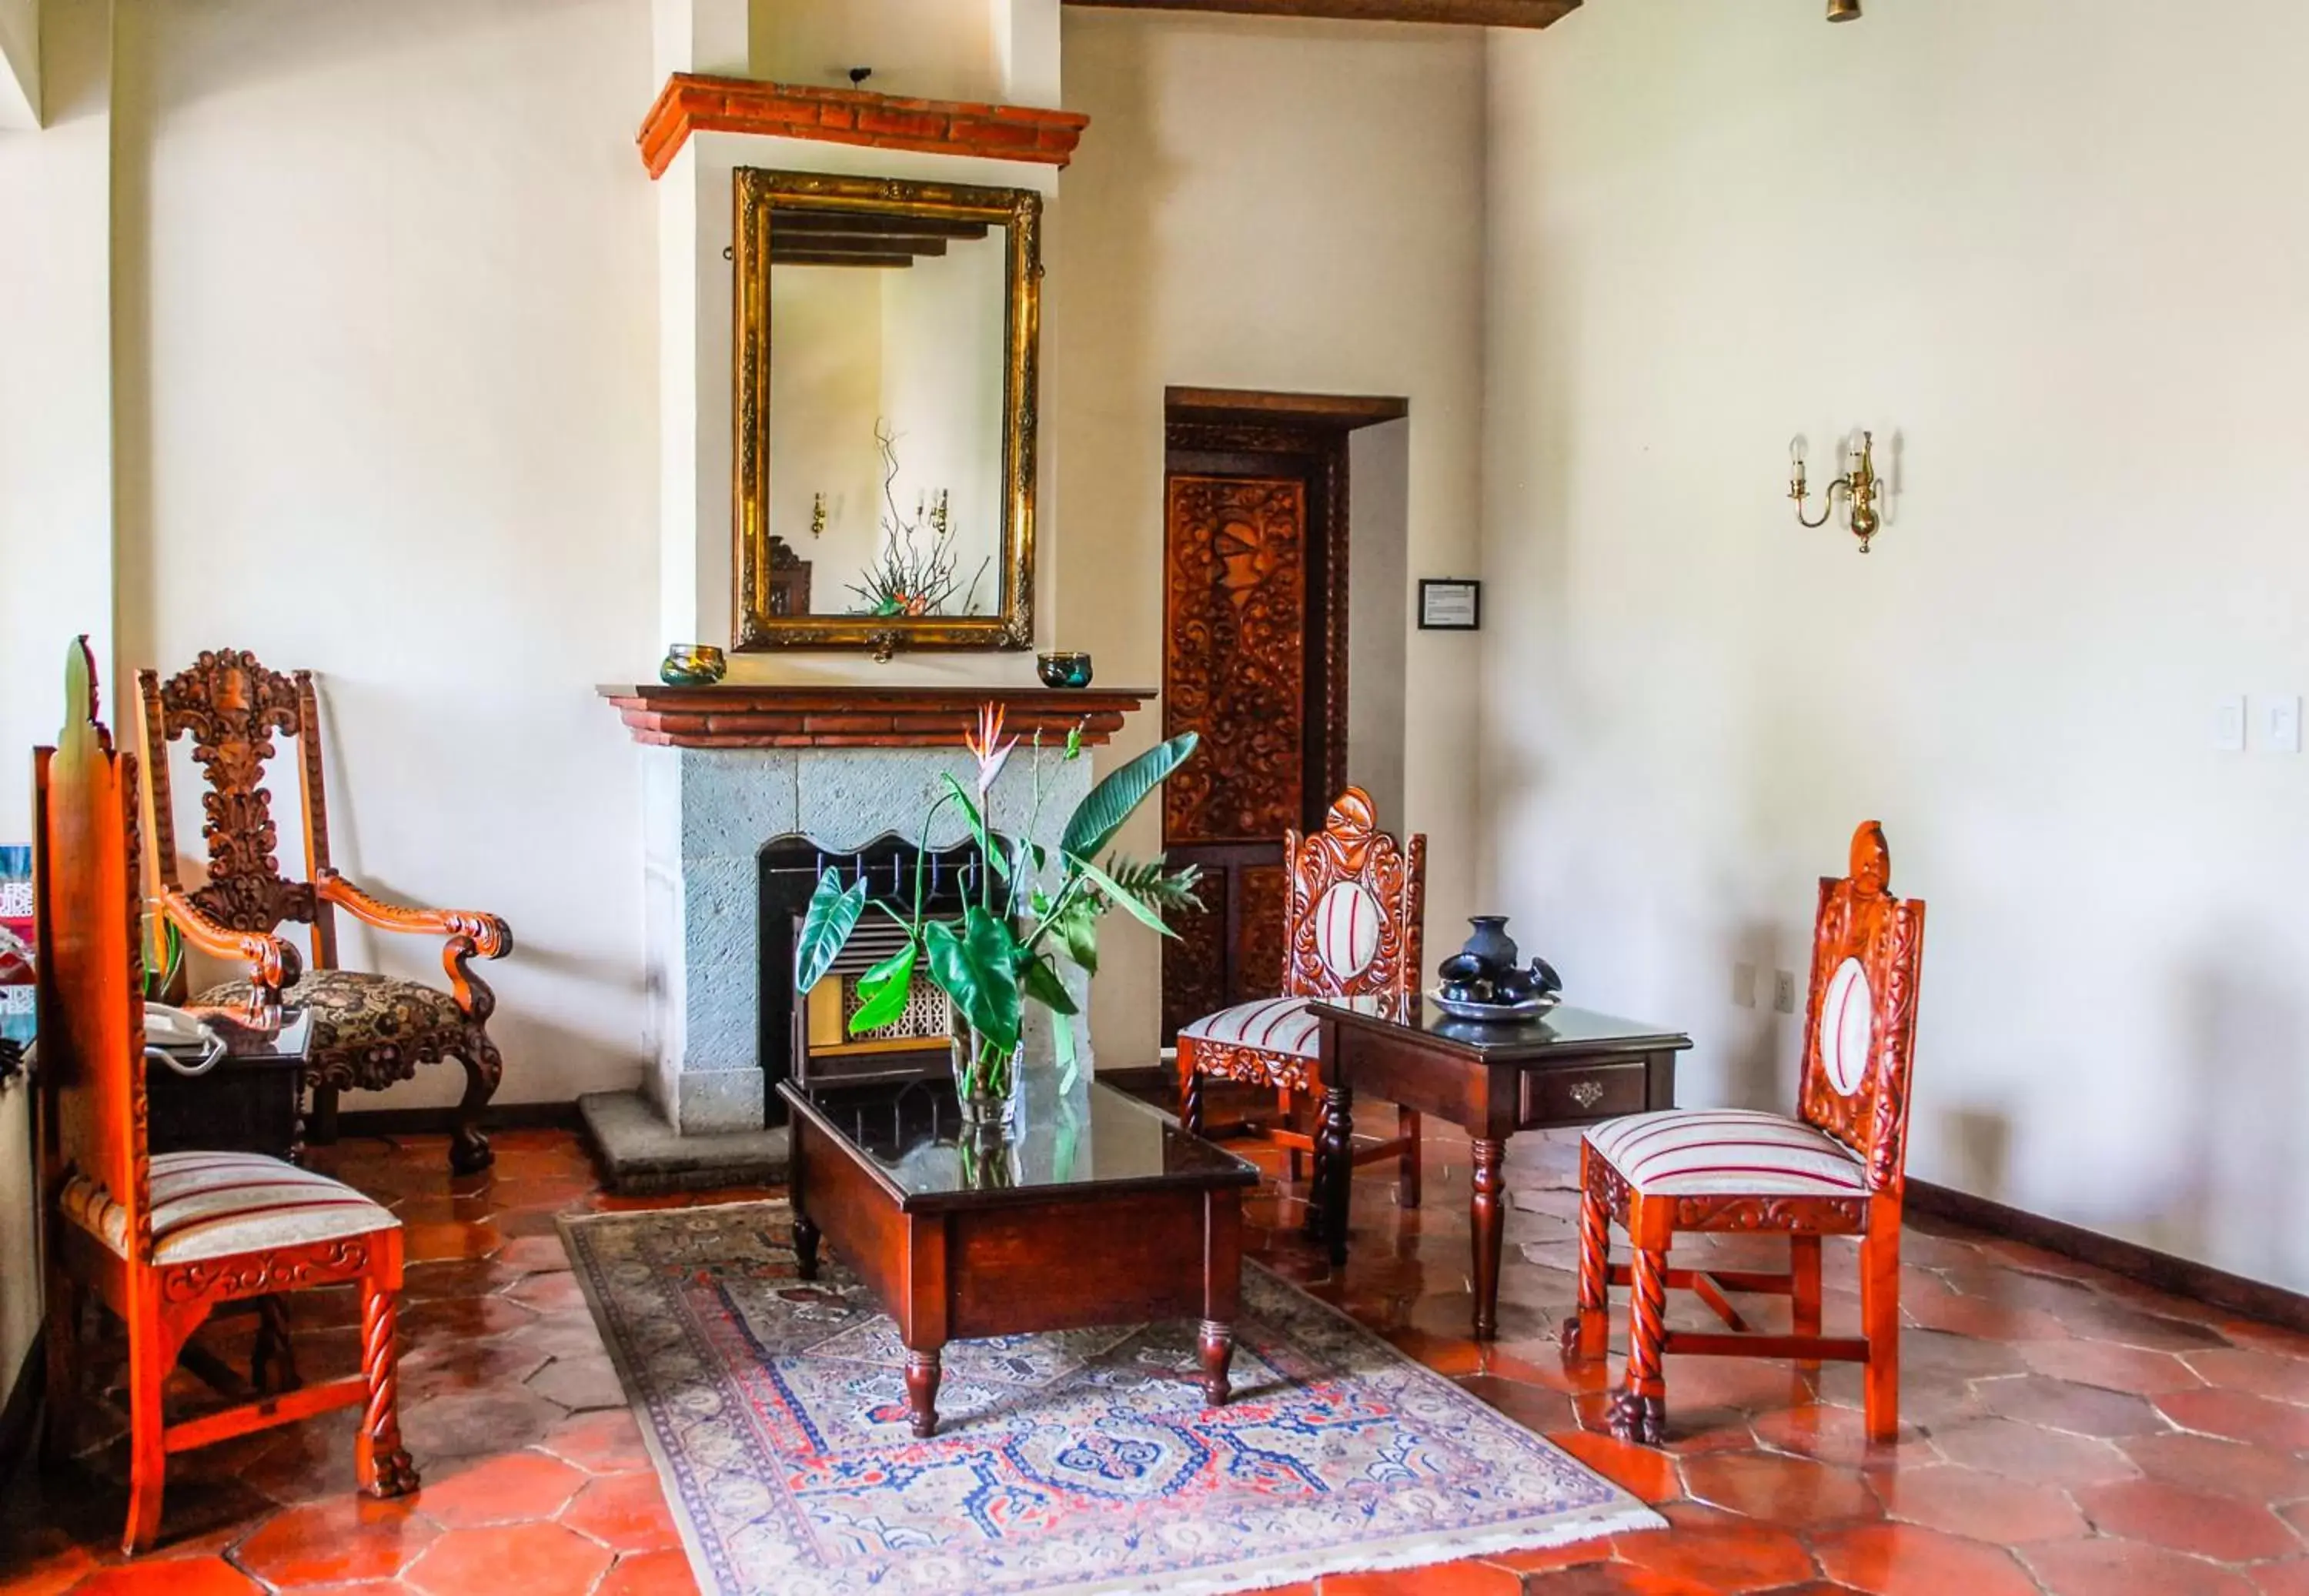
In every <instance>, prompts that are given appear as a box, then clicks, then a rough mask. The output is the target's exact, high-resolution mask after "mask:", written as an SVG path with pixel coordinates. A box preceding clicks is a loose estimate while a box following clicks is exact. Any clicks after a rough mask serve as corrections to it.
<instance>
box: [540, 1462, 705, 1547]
mask: <svg viewBox="0 0 2309 1596" xmlns="http://www.w3.org/2000/svg"><path fill="white" fill-rule="evenodd" d="M561 1522H562V1523H565V1524H567V1525H568V1526H569V1527H570V1528H571V1529H573V1530H578V1531H583V1532H584V1533H585V1534H587V1535H591V1536H592V1538H593V1539H594V1540H598V1541H600V1542H601V1543H602V1544H603V1545H604V1546H609V1547H612V1548H614V1549H617V1550H618V1551H621V1552H654V1551H664V1550H667V1549H670V1548H673V1547H678V1546H679V1545H680V1544H681V1531H680V1530H679V1529H678V1528H677V1527H676V1526H675V1524H674V1522H673V1513H672V1510H671V1509H670V1508H669V1507H667V1505H666V1503H665V1492H664V1491H663V1490H662V1489H661V1488H659V1486H658V1482H657V1476H656V1475H655V1474H617V1475H612V1476H611V1477H610V1478H609V1479H607V1480H592V1481H590V1482H589V1483H588V1484H587V1485H586V1487H585V1488H584V1490H582V1491H579V1492H578V1493H577V1495H576V1497H575V1499H574V1500H573V1501H571V1502H570V1504H569V1505H568V1506H566V1507H565V1508H563V1509H562V1510H561Z"/></svg>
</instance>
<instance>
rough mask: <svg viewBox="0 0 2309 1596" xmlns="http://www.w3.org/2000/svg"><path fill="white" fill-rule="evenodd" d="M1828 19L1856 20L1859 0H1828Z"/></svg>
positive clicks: (1840, 20)
mask: <svg viewBox="0 0 2309 1596" xmlns="http://www.w3.org/2000/svg"><path fill="white" fill-rule="evenodd" d="M1828 20H1829V22H1858V21H1859V20H1860V0H1828Z"/></svg>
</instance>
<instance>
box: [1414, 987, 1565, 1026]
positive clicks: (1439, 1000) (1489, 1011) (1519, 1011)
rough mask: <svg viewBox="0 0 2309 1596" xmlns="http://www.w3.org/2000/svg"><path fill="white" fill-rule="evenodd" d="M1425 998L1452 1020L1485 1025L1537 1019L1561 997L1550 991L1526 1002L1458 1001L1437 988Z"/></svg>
mask: <svg viewBox="0 0 2309 1596" xmlns="http://www.w3.org/2000/svg"><path fill="white" fill-rule="evenodd" d="M1427 1000H1428V1001H1429V1002H1430V1003H1431V1004H1433V1005H1435V1006H1436V1007H1437V1008H1440V1009H1441V1010H1442V1011H1443V1012H1444V1013H1445V1014H1449V1015H1450V1016H1451V1017H1452V1018H1453V1019H1454V1020H1474V1021H1475V1022H1478V1023H1481V1024H1487V1025H1512V1024H1514V1023H1515V1022H1518V1021H1520V1020H1536V1019H1538V1018H1539V1016H1540V1015H1542V1014H1545V1013H1547V1011H1548V1010H1550V1009H1552V1008H1553V1007H1554V1006H1555V1005H1557V1004H1558V1003H1561V1001H1562V997H1561V995H1559V994H1557V993H1553V992H1551V993H1549V994H1548V995H1547V996H1544V997H1535V998H1533V999H1532V1000H1531V1001H1530V1002H1528V1003H1460V1002H1457V1001H1456V1000H1455V999H1452V998H1449V997H1446V996H1443V994H1442V993H1441V991H1440V990H1438V991H1433V992H1430V993H1429V994H1428V995H1427Z"/></svg>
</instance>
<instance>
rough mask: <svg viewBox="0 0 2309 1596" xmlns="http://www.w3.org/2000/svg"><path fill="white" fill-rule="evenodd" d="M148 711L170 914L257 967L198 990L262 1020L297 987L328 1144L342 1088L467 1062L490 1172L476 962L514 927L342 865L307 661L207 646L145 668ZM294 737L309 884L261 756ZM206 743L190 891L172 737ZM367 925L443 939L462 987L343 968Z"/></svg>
mask: <svg viewBox="0 0 2309 1596" xmlns="http://www.w3.org/2000/svg"><path fill="white" fill-rule="evenodd" d="M136 685H137V689H138V692H139V694H141V695H142V697H143V707H144V758H145V779H146V780H147V781H149V782H151V791H152V828H153V835H154V841H155V842H156V844H157V851H158V853H159V855H160V858H159V860H158V865H159V873H160V893H159V902H160V909H161V911H162V912H163V913H164V914H166V915H167V916H168V918H169V919H170V920H171V921H172V922H174V923H175V925H176V926H177V928H178V929H179V930H181V931H182V932H183V933H184V935H185V939H186V941H187V942H189V943H191V944H192V945H194V946H195V947H197V948H200V949H202V950H203V951H204V952H207V953H214V954H217V955H219V956H221V957H223V958H228V959H237V960H238V961H240V962H245V963H246V964H247V966H248V971H249V972H248V974H247V976H246V977H245V978H244V979H240V980H237V981H231V982H228V983H226V984H225V985H223V986H221V987H214V988H210V989H209V990H207V991H205V992H203V993H201V994H200V995H199V996H197V997H195V999H194V1002H195V1005H205V1006H216V1007H227V1006H232V1007H241V1008H246V1009H248V1010H251V1011H252V1012H254V1013H255V1014H258V1015H260V1016H262V1015H264V1014H267V1013H269V1012H271V1011H272V1010H275V1009H277V1008H278V1006H279V1005H280V1004H281V993H282V990H283V988H286V987H290V986H291V985H292V984H293V987H294V990H295V996H296V1002H297V1003H298V1005H299V1006H301V1007H303V1008H305V1009H306V1010H307V1011H308V1012H309V1013H310V1014H311V1015H312V1031H311V1036H312V1043H311V1048H310V1052H309V1054H308V1056H307V1063H306V1065H305V1072H304V1082H305V1084H306V1086H307V1088H309V1089H310V1090H311V1091H312V1092H313V1094H314V1109H315V1112H314V1120H315V1129H316V1135H315V1139H316V1140H319V1141H327V1140H329V1139H330V1138H331V1136H332V1135H333V1134H334V1128H335V1119H336V1100H337V1093H338V1092H339V1091H346V1090H350V1089H354V1088H358V1089H359V1090H361V1091H382V1090H383V1089H384V1088H385V1087H387V1086H390V1085H392V1084H393V1083H394V1082H396V1081H405V1080H407V1079H408V1078H409V1077H410V1076H411V1075H413V1074H416V1073H417V1066H418V1065H420V1064H432V1063H437V1062H439V1061H440V1060H442V1059H445V1058H456V1059H458V1060H460V1061H461V1062H462V1063H463V1065H464V1068H465V1095H464V1098H463V1100H462V1101H461V1102H459V1104H458V1105H457V1129H456V1136H455V1139H454V1141H453V1142H452V1143H450V1147H449V1163H450V1166H451V1167H452V1168H453V1169H457V1170H458V1171H460V1172H461V1173H471V1171H473V1170H476V1169H487V1168H488V1167H489V1138H488V1137H487V1136H485V1135H483V1134H482V1133H481V1128H480V1117H481V1111H482V1109H484V1108H486V1107H487V1106H488V1103H489V1098H490V1096H491V1094H492V1093H494V1092H495V1091H497V1081H498V1078H499V1077H500V1076H501V1075H502V1074H504V1071H505V1063H504V1060H503V1059H502V1058H501V1057H499V1055H498V1053H497V1044H496V1043H494V1042H492V1041H490V1040H489V1014H490V1013H491V1012H492V1011H493V1010H495V1008H496V1007H497V996H496V995H495V994H494V993H492V992H491V991H490V990H489V987H488V986H487V985H486V984H485V983H484V982H483V981H482V980H481V979H480V977H479V976H477V975H475V974H474V973H473V972H472V968H471V964H472V961H473V959H474V958H475V957H477V956H478V957H480V958H484V959H497V958H502V957H503V956H504V955H505V954H506V953H510V952H511V951H512V949H513V933H512V932H511V931H509V930H507V929H506V923H505V921H504V920H503V919H499V918H498V917H497V916H496V915H494V914H483V913H480V912H479V911H476V910H440V909H402V908H399V907H396V906H394V905H393V904H390V903H384V902H379V901H378V900H376V899H375V898H372V897H370V896H369V895H368V893H364V892H363V891H361V890H360V888H359V887H357V886H355V885H354V884H352V883H351V882H350V881H348V880H346V879H345V878H344V877H343V876H340V875H339V874H338V873H337V872H336V870H335V869H334V867H332V866H331V865H330V863H329V815H328V803H327V800H326V798H325V797H324V793H323V790H322V786H321V736H320V732H321V713H320V705H319V703H317V702H316V699H315V697H314V694H313V674H312V672H310V671H308V670H299V671H295V672H292V673H291V674H290V675H288V676H282V675H281V673H280V672H278V671H274V670H268V669H265V668H264V666H263V665H261V664H259V663H257V660H256V656H255V655H254V654H252V653H249V652H247V651H246V650H234V649H220V650H212V651H203V653H202V654H201V656H200V658H199V659H198V660H195V661H194V663H193V665H192V667H191V668H190V669H186V670H182V671H179V672H177V674H176V675H175V676H173V677H169V679H168V680H167V681H166V682H163V681H162V680H161V679H160V673H159V672H158V671H153V670H140V671H138V672H137V673H136ZM276 734H277V735H281V736H286V737H291V738H296V739H297V744H298V750H297V751H298V762H297V771H298V783H299V789H300V791H301V794H302V797H303V800H304V815H305V879H304V880H302V881H291V880H290V879H288V878H287V877H285V876H282V875H281V866H280V862H279V860H278V858H276V857H275V850H277V848H278V847H279V845H280V836H279V833H278V831H277V829H276V828H275V827H274V825H273V822H272V793H271V792H270V790H269V789H267V788H266V787H265V785H264V762H265V761H266V760H268V759H270V758H272V755H273V744H272V739H273V738H274V736H275V735H276ZM184 737H189V738H192V739H193V759H194V761H195V763H198V764H199V765H201V766H202V768H203V770H204V771H205V772H207V775H208V787H209V790H208V793H207V796H206V798H204V799H203V803H204V806H205V808H206V810H207V816H208V818H207V820H206V822H205V823H204V824H203V825H202V827H201V838H202V840H203V841H204V842H206V843H207V845H208V855H209V859H208V881H207V882H206V884H203V885H202V886H200V887H197V888H195V889H194V890H193V891H191V892H189V893H188V892H186V890H185V888H184V883H183V881H182V879H181V878H180V876H179V873H178V869H177V834H176V822H175V811H174V809H173V808H172V807H171V799H170V796H169V759H168V752H169V742H170V741H171V740H173V739H175V738H184ZM339 909H342V910H344V911H345V912H346V913H348V914H350V915H351V916H352V917H353V918H354V919H357V920H359V921H361V922H362V923H363V924H365V925H370V926H375V927H377V928H378V929H379V930H383V931H404V932H409V933H411V934H415V935H419V936H440V937H443V938H445V942H444V943H443V945H442V949H441V963H442V968H443V969H444V971H445V972H446V973H447V975H448V978H449V990H447V991H445V992H444V991H442V990H441V989H439V988H436V987H428V986H427V985H425V984H424V983H423V982H421V981H408V980H400V979H394V978H393V977H390V976H383V975H373V974H370V973H368V971H355V970H340V969H339V968H337V922H336V911H337V910H339ZM284 921H296V922H298V923H299V924H303V925H308V926H310V927H312V959H311V962H310V968H309V969H307V971H305V973H304V975H303V977H302V979H298V974H297V964H298V960H297V958H296V954H295V950H294V946H293V945H291V944H290V943H287V942H285V941H283V940H282V939H281V938H280V937H278V936H274V935H273V932H274V930H275V928H276V927H279V926H280V925H281V924H282V923H283V922H284Z"/></svg>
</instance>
